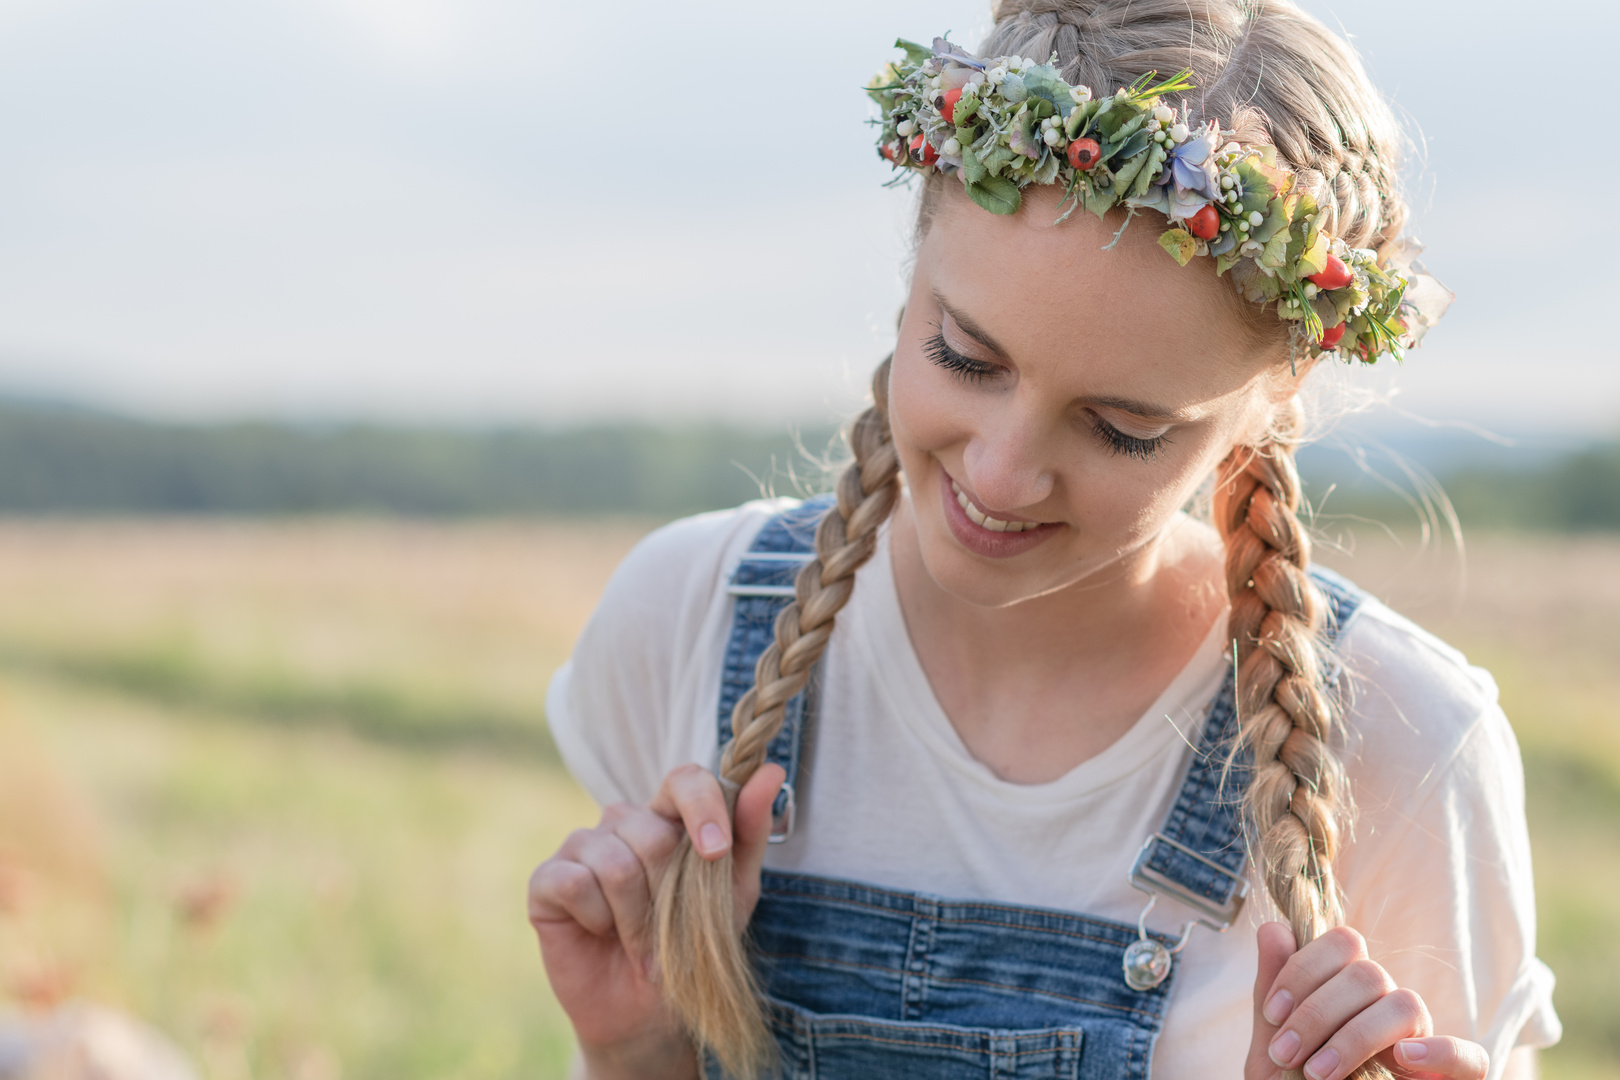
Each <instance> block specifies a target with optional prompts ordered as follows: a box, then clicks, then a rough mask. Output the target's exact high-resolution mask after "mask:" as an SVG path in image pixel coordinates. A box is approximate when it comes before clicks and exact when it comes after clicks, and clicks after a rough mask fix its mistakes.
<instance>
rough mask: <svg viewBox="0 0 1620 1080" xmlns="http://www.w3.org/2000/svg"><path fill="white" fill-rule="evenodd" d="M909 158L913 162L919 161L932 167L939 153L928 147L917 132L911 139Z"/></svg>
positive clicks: (920, 133)
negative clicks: (910, 157)
mask: <svg viewBox="0 0 1620 1080" xmlns="http://www.w3.org/2000/svg"><path fill="white" fill-rule="evenodd" d="M911 156H912V159H913V160H916V161H920V162H922V163H923V164H924V165H932V164H933V163H934V162H936V161H938V160H939V151H937V150H935V149H934V148H933V147H932V146H929V145H928V140H927V139H926V138H924V137H923V134H922V132H920V131H919V132H918V133H917V134H915V135H913V136H912V137H911Z"/></svg>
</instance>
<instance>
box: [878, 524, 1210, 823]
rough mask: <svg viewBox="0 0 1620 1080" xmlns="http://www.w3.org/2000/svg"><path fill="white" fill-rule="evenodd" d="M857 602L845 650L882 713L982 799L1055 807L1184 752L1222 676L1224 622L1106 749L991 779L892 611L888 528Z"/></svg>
mask: <svg viewBox="0 0 1620 1080" xmlns="http://www.w3.org/2000/svg"><path fill="white" fill-rule="evenodd" d="M855 593H856V596H857V597H858V598H859V601H860V602H858V603H855V604H851V605H850V609H852V610H848V615H849V616H851V619H850V624H851V625H850V630H851V631H852V639H853V640H852V641H851V644H855V645H856V648H855V649H854V655H856V656H858V657H859V658H860V660H861V662H863V663H864V664H865V665H866V667H867V669H868V675H869V676H870V678H871V679H872V682H873V683H874V685H876V686H877V688H878V692H879V694H880V695H881V696H882V699H883V703H884V705H885V706H887V710H886V711H887V712H888V713H889V714H890V715H891V716H892V717H894V718H896V719H897V720H898V721H899V722H900V723H901V724H903V725H905V727H906V728H907V729H909V730H910V731H911V733H912V734H913V735H914V736H915V737H916V738H917V739H918V740H919V741H920V742H922V743H923V745H924V746H926V747H927V749H928V750H929V752H930V753H931V754H933V756H934V757H935V758H937V759H938V760H939V761H940V762H942V763H943V764H944V765H946V766H947V767H948V768H950V769H951V770H952V771H954V772H956V773H957V774H959V775H961V776H962V777H964V778H965V779H967V780H968V781H970V782H971V783H973V784H975V785H976V786H978V787H980V788H983V789H984V790H985V791H986V792H987V793H988V794H991V795H993V796H994V797H996V798H998V799H1001V800H1003V801H1006V802H1013V803H1059V802H1067V801H1070V800H1074V799H1080V798H1083V797H1086V796H1088V795H1091V794H1093V793H1095V792H1097V791H1098V790H1100V789H1102V788H1105V787H1107V786H1109V785H1110V784H1114V783H1117V782H1119V781H1120V780H1122V779H1124V778H1125V777H1127V776H1129V775H1130V774H1132V773H1134V772H1135V771H1136V770H1138V769H1141V768H1143V767H1144V766H1146V765H1148V764H1150V763H1151V762H1153V761H1156V760H1160V759H1161V758H1162V757H1163V755H1165V754H1186V753H1189V752H1190V751H1191V748H1192V743H1191V742H1190V741H1189V740H1195V739H1196V738H1197V735H1198V732H1199V730H1200V729H1201V727H1202V724H1203V721H1204V718H1205V716H1206V715H1207V714H1208V711H1209V706H1210V704H1211V701H1212V699H1213V697H1214V695H1215V693H1216V692H1217V691H1218V690H1219V689H1220V688H1221V684H1222V681H1223V679H1224V676H1225V674H1226V659H1225V656H1224V652H1225V637H1226V630H1225V623H1226V619H1225V617H1224V616H1221V617H1217V618H1216V619H1215V620H1214V622H1213V623H1212V624H1211V626H1210V628H1209V631H1208V632H1207V633H1206V634H1205V636H1204V640H1203V641H1202V642H1201V643H1200V644H1199V646H1198V648H1197V650H1196V651H1195V652H1194V653H1193V655H1192V657H1191V659H1189V660H1188V661H1187V663H1186V664H1185V665H1184V666H1183V667H1182V669H1181V671H1179V672H1177V674H1176V676H1175V678H1173V679H1171V680H1170V683H1169V685H1168V686H1166V687H1165V688H1164V691H1163V692H1162V693H1160V694H1159V696H1158V698H1157V699H1155V700H1154V702H1153V704H1152V705H1150V706H1149V707H1148V709H1147V711H1146V712H1145V713H1143V714H1142V716H1141V717H1140V718H1138V719H1137V721H1136V722H1135V723H1134V724H1132V725H1131V726H1130V728H1128V729H1127V730H1126V731H1125V733H1124V734H1123V735H1121V736H1120V737H1119V738H1118V739H1116V740H1114V742H1113V743H1112V744H1110V745H1109V746H1108V747H1107V749H1105V750H1103V751H1102V752H1101V753H1099V754H1097V755H1095V756H1094V757H1091V758H1088V759H1086V760H1085V761H1082V762H1081V763H1080V764H1078V765H1076V766H1075V767H1074V768H1073V769H1071V770H1069V771H1068V772H1067V773H1064V774H1063V775H1062V776H1060V777H1057V778H1056V779H1054V780H1049V781H1046V782H1044V783H1038V784H1020V783H1016V782H1014V781H1011V780H1005V779H1002V778H1001V777H999V776H997V775H996V774H995V772H994V771H992V770H991V769H990V767H989V766H987V765H985V764H984V763H983V762H982V761H979V760H978V759H977V758H975V757H974V756H973V755H972V753H970V752H969V751H968V748H967V744H965V743H964V742H963V741H962V737H961V736H960V735H959V734H958V733H957V731H956V728H955V727H954V726H953V725H952V724H951V721H950V718H949V717H948V716H946V715H945V709H944V707H943V706H942V705H940V703H939V699H938V698H937V697H936V696H935V695H934V688H933V686H932V684H930V683H929V681H928V676H927V674H926V673H925V672H924V671H923V667H922V661H921V660H920V659H918V657H917V652H916V649H915V648H914V647H913V646H912V643H911V635H910V633H909V632H908V631H907V629H906V622H905V615H904V614H903V613H902V611H901V610H900V594H899V590H898V588H897V587H896V584H895V577H894V565H893V563H892V562H891V553H890V545H889V529H888V528H887V527H885V528H884V529H883V530H882V532H881V533H880V535H879V537H878V544H877V550H876V551H875V552H874V553H873V557H872V558H871V559H870V560H869V561H868V562H867V563H866V565H865V566H863V567H862V568H861V570H860V571H859V576H858V580H857V583H856V588H855Z"/></svg>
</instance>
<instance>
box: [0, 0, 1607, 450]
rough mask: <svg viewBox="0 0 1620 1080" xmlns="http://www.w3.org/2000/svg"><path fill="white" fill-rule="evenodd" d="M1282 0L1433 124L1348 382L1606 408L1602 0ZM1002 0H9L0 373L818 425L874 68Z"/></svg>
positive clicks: (130, 399)
mask: <svg viewBox="0 0 1620 1080" xmlns="http://www.w3.org/2000/svg"><path fill="white" fill-rule="evenodd" d="M1306 6H1307V7H1308V8H1309V9H1310V10H1312V11H1314V12H1316V13H1318V14H1320V15H1322V16H1323V17H1324V18H1326V19H1328V20H1329V22H1330V23H1331V24H1333V25H1341V26H1343V28H1344V29H1345V30H1346V31H1348V32H1349V33H1350V34H1351V35H1352V37H1353V38H1354V40H1355V41H1356V43H1357V45H1358V47H1359V48H1360V49H1361V50H1362V52H1363V54H1364V55H1365V56H1366V58H1367V60H1368V63H1369V66H1370V67H1371V69H1372V70H1373V72H1374V75H1375V78H1377V80H1378V81H1379V83H1380V85H1381V86H1383V87H1384V89H1385V90H1386V91H1387V92H1389V94H1390V95H1391V96H1392V97H1393V99H1394V100H1395V102H1396V104H1397V107H1398V109H1399V110H1400V111H1401V113H1402V114H1403V115H1404V116H1405V117H1406V118H1407V120H1408V122H1409V126H1410V127H1411V129H1412V131H1413V133H1414V134H1416V135H1419V136H1420V137H1421V139H1422V145H1421V152H1422V156H1421V158H1420V159H1419V160H1416V161H1414V163H1413V168H1412V170H1411V171H1410V186H1411V188H1412V191H1413V195H1414V201H1415V203H1416V207H1417V215H1416V231H1417V233H1418V234H1419V235H1420V236H1421V237H1422V238H1423V239H1424V240H1425V242H1427V243H1428V245H1429V252H1430V254H1429V257H1428V263H1429V266H1430V269H1431V270H1433V271H1434V272H1435V273H1436V274H1437V275H1438V276H1439V277H1441V278H1442V280H1444V281H1445V282H1446V283H1447V284H1448V285H1450V286H1451V287H1452V288H1454V289H1455V290H1456V291H1457V293H1458V295H1459V300H1458V302H1457V305H1456V306H1455V308H1454V309H1453V311H1452V314H1451V315H1450V316H1448V318H1447V319H1446V321H1445V322H1444V323H1443V324H1442V325H1441V327H1440V329H1439V330H1438V331H1436V332H1435V334H1434V335H1433V336H1432V337H1431V338H1430V342H1429V344H1428V345H1427V346H1426V347H1425V348H1424V349H1423V350H1422V351H1421V352H1420V353H1418V354H1416V355H1415V356H1414V357H1413V359H1412V360H1411V362H1410V363H1409V365H1408V367H1407V369H1406V370H1404V371H1401V372H1396V373H1388V374H1384V375H1382V376H1380V377H1379V378H1378V379H1375V380H1372V381H1371V382H1372V383H1374V384H1376V385H1378V386H1380V387H1381V388H1383V389H1386V390H1391V389H1393V390H1398V391H1399V394H1400V396H1399V397H1398V398H1397V400H1398V401H1399V402H1400V403H1401V404H1402V405H1403V406H1405V407H1406V408H1407V409H1409V410H1411V411H1413V412H1415V413H1417V414H1419V415H1421V416H1424V417H1427V418H1430V419H1433V420H1439V421H1448V422H1452V421H1465V422H1473V423H1479V424H1484V425H1488V426H1492V427H1495V428H1497V429H1500V430H1513V431H1521V430H1530V429H1539V430H1550V431H1557V432H1564V433H1568V434H1572V435H1579V434H1597V433H1605V432H1614V431H1616V430H1620V363H1617V361H1620V355H1617V353H1620V348H1617V345H1616V336H1615V331H1614V328H1613V323H1614V321H1615V320H1614V317H1613V315H1612V301H1610V300H1609V299H1608V298H1609V297H1611V296H1612V295H1613V294H1614V292H1615V287H1616V285H1617V284H1620V270H1617V269H1616V260H1615V257H1614V255H1613V254H1612V253H1611V252H1610V251H1609V250H1607V249H1605V248H1604V247H1603V246H1602V245H1604V244H1608V245H1609V246H1610V247H1612V245H1613V242H1612V240H1610V239H1608V238H1609V237H1610V236H1612V235H1613V227H1612V225H1610V224H1609V221H1608V218H1609V217H1610V216H1611V214H1610V212H1605V211H1604V209H1603V208H1604V207H1605V206H1607V205H1608V200H1607V196H1606V195H1605V194H1604V192H1605V189H1604V187H1603V184H1604V183H1605V182H1606V180H1607V179H1608V178H1610V177H1613V176H1620V171H1617V167H1620V152H1617V149H1616V146H1617V142H1616V140H1615V138H1614V137H1613V134H1612V133H1610V132H1608V131H1607V130H1606V125H1607V123H1608V122H1609V121H1608V120H1606V119H1605V117H1607V116H1609V115H1610V110H1609V108H1608V102H1609V101H1610V100H1611V98H1612V91H1611V89H1610V87H1609V86H1608V85H1607V83H1608V74H1607V72H1608V71H1609V70H1610V69H1611V68H1612V63H1611V62H1610V61H1609V60H1608V59H1606V58H1600V57H1599V56H1597V53H1596V48H1595V46H1593V45H1589V44H1586V43H1598V44H1601V43H1605V42H1612V41H1614V40H1616V38H1617V33H1616V31H1617V30H1620V15H1617V14H1616V12H1617V5H1614V4H1611V3H1607V2H1594V0H1563V2H1562V3H1560V2H1551V3H1541V4H1537V5H1535V6H1534V8H1533V11H1534V12H1535V17H1534V19H1528V18H1527V17H1526V15H1525V12H1526V11H1527V10H1531V9H1528V8H1527V7H1526V6H1525V5H1522V4H1518V3H1511V4H1510V3H1505V2H1502V0H1484V2H1469V3H1461V2H1451V3H1434V2H1431V0H1354V2H1351V0H1339V2H1338V3H1337V4H1336V5H1334V4H1327V3H1322V2H1319V0H1311V2H1310V3H1308V4H1307V5H1306ZM987 22H988V19H987V5H986V4H983V3H979V2H965V0H821V2H819V3H815V4H806V5H797V4H779V3H762V2H760V0H720V2H716V0H688V2H686V3H682V4H671V3H669V2H667V0H656V2H655V0H616V2H615V3H612V4H581V3H577V2H574V3H567V4H564V3H560V2H557V0H230V2H229V3H220V2H218V0H0V146H3V147H4V149H5V152H4V156H3V157H0V389H8V390H11V391H22V392H30V393H41V394H47V395H54V396H61V397H68V398H71V399H74V400H79V401H86V402H91V403H95V404H102V405H110V406H113V407H118V408H124V409H132V410H135V411H139V412H145V413H152V414H158V415H170V416H192V417H221V416H241V415H280V416H299V417H308V416H316V417H347V416H366V417H388V418H406V419H452V420H474V421H482V420H514V419H515V420H529V419H540V420H547V421H557V420H573V419H584V418H596V417H603V416H623V415H634V416H656V417H669V418H685V417H691V416H702V415H718V416H724V417H730V418H745V419H753V420H759V421H763V422H779V421H780V420H782V419H787V418H792V419H798V420H821V419H825V418H827V417H830V416H837V415H842V414H844V413H845V412H847V411H848V410H850V409H851V408H852V407H853V406H854V404H855V402H856V400H857V399H858V397H859V396H860V393H861V388H862V386H863V385H864V383H865V381H866V376H867V373H868V372H869V370H870V369H871V367H872V365H873V364H874V363H875V362H876V361H877V360H878V359H879V358H880V357H881V356H882V354H883V353H884V351H885V350H886V347H887V342H888V338H889V336H890V334H891V328H892V322H893V316H894V311H895V307H896V304H897V303H898V300H899V297H900V278H899V272H898V265H899V262H900V260H901V258H902V256H903V255H904V251H905V245H904V240H903V235H904V221H905V217H906V210H907V205H908V203H907V196H906V195H905V194H903V193H897V192H892V191H885V190H883V189H882V187H881V186H880V184H881V181H882V179H883V178H884V173H883V170H882V168H881V167H880V165H879V163H878V162H877V161H876V160H875V158H874V157H873V154H872V150H871V143H870V136H869V133H868V131H867V130H866V129H865V128H864V127H863V126H862V121H863V120H864V119H865V117H866V115H867V109H866V103H865V98H864V96H863V95H862V94H861V93H860V92H859V89H858V88H859V87H860V86H861V85H862V84H863V83H864V82H865V80H866V79H867V78H868V77H869V76H870V74H871V72H872V71H873V70H875V68H876V67H877V65H878V64H879V63H880V62H882V61H883V60H884V59H886V58H887V57H888V56H889V55H890V50H889V48H888V46H889V43H890V42H891V41H892V40H893V38H894V37H895V36H896V35H905V36H908V37H914V38H918V39H923V40H926V39H927V38H928V37H930V36H932V35H933V34H934V33H936V32H938V31H942V30H951V31H954V33H953V37H955V38H956V39H958V40H961V41H964V42H967V43H972V42H974V41H975V40H976V39H977V38H978V37H979V36H980V34H981V33H982V32H983V30H984V29H985V28H986V26H987ZM1572 43H1573V44H1572ZM1586 50H1589V52H1586V55H1584V56H1583V51H1586ZM1589 184H1596V185H1597V187H1596V188H1591V187H1588V185H1589Z"/></svg>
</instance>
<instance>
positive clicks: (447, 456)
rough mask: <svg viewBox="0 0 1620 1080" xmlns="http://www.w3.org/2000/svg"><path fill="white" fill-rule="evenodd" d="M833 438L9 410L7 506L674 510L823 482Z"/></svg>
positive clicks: (2, 452)
mask: <svg viewBox="0 0 1620 1080" xmlns="http://www.w3.org/2000/svg"><path fill="white" fill-rule="evenodd" d="M834 434H835V433H834V432H833V431H832V430H830V429H828V430H814V431H804V432H802V433H790V432H787V431H783V432H781V433H779V434H761V433H758V432H752V431H747V430H742V429H739V428H735V427H725V426H718V425H716V426H688V427H681V428H670V429H666V428H660V427H654V426H650V425H629V424H615V425H609V426H600V427H579V428H571V429H567V430H555V431H553V430H544V429H530V428H521V429H510V430H468V431H462V430H456V429H447V428H410V427H397V426H388V427H383V426H371V425H343V426H311V425H299V424H289V423H267V422H251V423H226V424H208V425H191V424H166V423H165V424H160V423H151V422H144V421H140V420H134V419H129V418H125V417H119V416H111V415H107V414H104V413H96V412H90V411H86V410H78V409H66V408H48V407H38V408H35V407H29V406H26V405H15V404H0V512H3V513H13V514H16V513H53V514H108V513H115V514H116V513H130V514H149V513H153V514H317V513H382V514H401V515H420V516H465V515H492V514H604V513H609V514H611V513H625V514H641V515H650V516H665V517H667V516H673V515H679V514H687V513H694V512H697V511H700V510H708V509H713V508H715V507H720V506H734V505H736V504H737V503H739V502H742V501H744V500H747V499H751V498H758V497H759V495H760V492H761V489H762V485H770V486H771V487H773V488H774V489H776V490H778V491H780V492H781V493H783V494H791V493H793V490H794V477H795V476H800V477H803V476H807V475H808V478H809V480H810V481H811V482H812V483H819V482H820V480H821V475H820V472H819V470H817V469H816V467H815V465H814V464H813V463H812V462H810V461H809V460H807V459H806V457H805V453H804V450H809V451H810V452H812V453H814V454H825V453H826V452H827V451H828V449H829V440H830V439H831V438H832V437H833V435H834ZM801 446H802V447H803V450H801Z"/></svg>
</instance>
